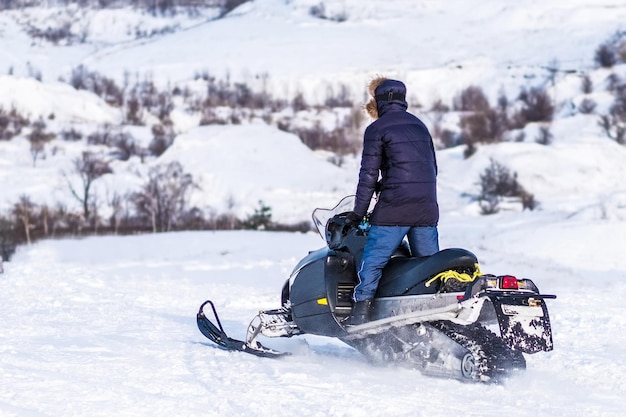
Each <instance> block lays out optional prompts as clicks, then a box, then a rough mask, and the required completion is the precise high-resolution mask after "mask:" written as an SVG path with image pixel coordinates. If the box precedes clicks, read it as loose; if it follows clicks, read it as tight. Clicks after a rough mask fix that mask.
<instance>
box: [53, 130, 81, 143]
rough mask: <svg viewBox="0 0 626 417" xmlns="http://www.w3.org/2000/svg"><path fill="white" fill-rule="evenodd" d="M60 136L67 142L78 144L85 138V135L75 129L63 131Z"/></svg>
mask: <svg viewBox="0 0 626 417" xmlns="http://www.w3.org/2000/svg"><path fill="white" fill-rule="evenodd" d="M59 136H60V137H61V139H63V140H64V141H67V142H77V141H79V140H81V139H82V138H83V134H82V133H81V132H79V131H78V130H76V129H74V128H73V127H72V128H70V129H64V130H61V132H59Z"/></svg>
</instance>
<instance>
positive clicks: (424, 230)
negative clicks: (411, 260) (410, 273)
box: [353, 226, 439, 301]
mask: <svg viewBox="0 0 626 417" xmlns="http://www.w3.org/2000/svg"><path fill="white" fill-rule="evenodd" d="M405 236H406V237H407V238H408V240H409V247H410V248H411V255H412V256H416V257H421V256H430V255H432V254H434V253H436V252H438V251H439V233H438V232H437V227H434V226H433V227H411V226H372V227H371V228H370V230H369V233H368V235H367V242H366V243H365V250H364V251H363V258H362V260H361V264H360V265H359V267H358V269H357V275H358V277H359V283H358V284H357V285H356V287H355V288H354V295H353V298H354V301H363V300H369V299H371V298H374V294H376V289H377V288H378V282H379V281H380V278H381V276H382V273H383V268H384V267H385V265H387V262H389V259H390V258H391V255H393V253H394V252H395V250H396V249H397V248H398V246H400V243H401V242H402V239H404V237H405Z"/></svg>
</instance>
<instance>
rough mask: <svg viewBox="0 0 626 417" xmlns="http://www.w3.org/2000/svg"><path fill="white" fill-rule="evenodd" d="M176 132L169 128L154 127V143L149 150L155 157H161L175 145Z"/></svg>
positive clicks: (152, 142) (151, 143)
mask: <svg viewBox="0 0 626 417" xmlns="http://www.w3.org/2000/svg"><path fill="white" fill-rule="evenodd" d="M174 137H175V134H174V131H173V129H172V128H171V127H169V126H163V125H154V126H152V141H151V142H150V145H148V150H149V151H150V154H152V155H153V156H156V157H159V156H161V155H163V153H164V152H165V151H166V150H167V149H168V148H169V147H170V146H171V145H172V143H174Z"/></svg>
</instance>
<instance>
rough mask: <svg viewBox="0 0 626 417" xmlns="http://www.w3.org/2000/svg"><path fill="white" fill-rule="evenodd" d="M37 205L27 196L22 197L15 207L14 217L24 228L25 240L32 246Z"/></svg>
mask: <svg viewBox="0 0 626 417" xmlns="http://www.w3.org/2000/svg"><path fill="white" fill-rule="evenodd" d="M36 209H37V207H36V205H35V203H33V202H32V201H31V199H30V197H28V196H27V195H21V196H20V199H19V201H18V202H17V203H15V204H14V205H13V215H14V216H15V218H16V219H17V220H18V222H19V223H20V225H21V226H22V231H23V233H24V240H25V241H26V243H27V244H29V245H30V244H31V242H32V241H31V238H30V231H31V229H32V228H33V227H34V224H33V221H34V218H35V212H36Z"/></svg>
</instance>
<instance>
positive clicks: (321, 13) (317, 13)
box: [309, 2, 348, 22]
mask: <svg viewBox="0 0 626 417" xmlns="http://www.w3.org/2000/svg"><path fill="white" fill-rule="evenodd" d="M309 14H310V15H311V16H313V17H317V18H318V19H325V20H332V21H334V22H345V21H346V20H348V15H347V14H346V12H345V11H342V12H338V13H335V14H332V15H329V14H328V13H326V6H325V5H324V3H322V2H320V3H319V4H317V5H314V6H311V7H310V8H309Z"/></svg>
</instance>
